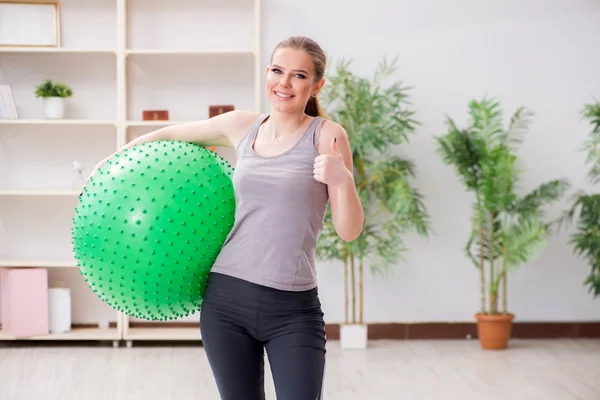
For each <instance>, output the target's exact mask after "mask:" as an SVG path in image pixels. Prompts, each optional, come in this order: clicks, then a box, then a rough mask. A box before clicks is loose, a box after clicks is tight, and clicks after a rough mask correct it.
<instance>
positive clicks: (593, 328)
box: [129, 321, 600, 340]
mask: <svg viewBox="0 0 600 400" xmlns="http://www.w3.org/2000/svg"><path fill="white" fill-rule="evenodd" d="M129 325H130V326H131V327H136V328H137V327H144V326H146V327H153V328H157V327H195V326H197V327H199V324H198V323H197V322H195V323H193V322H190V323H188V322H169V323H164V322H130V324H129ZM368 326H369V329H368V337H369V339H372V340H377V339H394V340H423V339H465V338H468V337H470V338H471V339H475V338H477V325H476V323H475V322H473V323H470V322H422V323H403V322H395V323H369V324H368ZM325 330H326V332H327V339H329V340H339V338H340V325H339V324H332V323H330V324H327V325H326V327H325ZM511 337H512V338H515V339H561V338H585V339H591V338H595V339H597V338H600V321H590V322H514V323H513V326H512V335H511Z"/></svg>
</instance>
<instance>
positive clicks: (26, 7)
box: [0, 0, 61, 47]
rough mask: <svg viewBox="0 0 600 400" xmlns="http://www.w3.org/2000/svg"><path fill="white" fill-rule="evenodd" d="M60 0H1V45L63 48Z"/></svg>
mask: <svg viewBox="0 0 600 400" xmlns="http://www.w3.org/2000/svg"><path fill="white" fill-rule="evenodd" d="M60 46H61V34H60V6H59V1H58V0H33V1H29V0H0V47H60Z"/></svg>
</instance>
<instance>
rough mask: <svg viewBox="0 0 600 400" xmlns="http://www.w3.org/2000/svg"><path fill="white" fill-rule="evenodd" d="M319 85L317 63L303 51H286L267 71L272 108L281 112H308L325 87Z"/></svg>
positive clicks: (275, 56) (277, 55)
mask: <svg viewBox="0 0 600 400" xmlns="http://www.w3.org/2000/svg"><path fill="white" fill-rule="evenodd" d="M322 81H323V80H321V82H315V76H314V65H313V60H312V58H311V56H310V55H309V54H307V53H306V52H304V51H302V50H297V49H290V48H282V49H277V50H276V51H275V53H274V54H273V59H272V61H271V65H269V66H268V67H267V78H266V80H265V88H266V91H267V97H268V99H269V101H270V102H271V105H272V106H273V107H274V108H275V109H276V110H277V111H280V112H289V111H294V110H302V111H304V107H305V106H306V103H307V102H308V99H309V98H310V96H311V95H313V94H314V93H316V92H317V91H318V90H319V89H320V88H321V87H322V86H323V83H322Z"/></svg>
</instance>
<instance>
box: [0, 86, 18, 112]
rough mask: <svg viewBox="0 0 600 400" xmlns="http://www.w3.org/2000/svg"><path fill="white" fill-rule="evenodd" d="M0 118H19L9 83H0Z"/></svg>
mask: <svg viewBox="0 0 600 400" xmlns="http://www.w3.org/2000/svg"><path fill="white" fill-rule="evenodd" d="M0 119H19V113H18V112H17V106H16V105H15V100H14V99H13V96H12V91H11V90H10V85H6V84H4V85H0Z"/></svg>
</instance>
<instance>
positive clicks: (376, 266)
mask: <svg viewBox="0 0 600 400" xmlns="http://www.w3.org/2000/svg"><path fill="white" fill-rule="evenodd" d="M350 64H351V62H350V61H346V60H341V61H339V62H338V63H337V66H336V69H335V72H334V74H333V75H332V76H329V77H328V78H327V80H328V84H327V85H325V87H324V90H322V91H321V94H322V96H323V101H324V108H325V109H326V111H327V113H328V114H329V116H330V117H331V118H332V119H333V120H335V121H337V122H338V123H339V124H341V125H342V126H343V127H344V129H345V130H346V132H347V133H348V136H349V139H350V143H351V145H352V159H353V162H354V178H355V184H356V187H357V190H358V193H359V196H360V199H361V201H362V204H363V208H364V212H365V226H364V227H363V231H362V234H361V235H360V236H359V237H358V238H357V239H356V240H354V241H353V242H351V243H346V242H344V241H343V240H341V239H339V237H338V236H337V235H336V233H335V229H334V227H333V224H332V220H331V210H330V209H328V210H327V214H326V217H325V226H324V229H323V232H322V234H321V236H320V239H319V246H318V254H317V255H318V257H319V258H321V259H324V260H337V261H341V262H342V263H343V265H344V281H345V282H344V283H345V285H344V288H345V291H344V292H345V316H344V323H343V324H341V326H340V342H341V346H342V347H344V348H365V347H366V345H367V325H366V324H365V320H364V289H363V277H364V269H365V267H368V268H370V269H371V271H372V272H373V273H383V272H385V271H386V270H387V269H388V268H390V267H393V266H395V265H396V264H397V262H398V260H399V259H400V258H401V254H402V252H403V251H405V246H404V244H403V241H402V235H403V234H405V233H409V232H417V233H418V234H420V235H423V236H426V235H427V234H428V228H429V219H428V214H427V211H426V208H425V206H424V204H423V197H422V196H421V194H420V193H419V192H418V190H417V189H416V188H415V187H414V186H412V185H411V183H410V180H411V178H414V177H415V166H414V164H413V163H412V162H411V161H410V160H408V159H405V158H402V157H401V156H400V155H399V154H398V152H397V149H396V148H395V147H396V146H398V145H401V144H404V143H407V142H408V136H409V134H410V133H412V132H413V131H414V129H415V126H416V125H417V124H418V123H417V122H416V121H415V120H413V114H414V113H413V112H412V111H410V110H409V109H408V108H407V103H408V95H407V94H406V91H407V90H408V89H407V88H405V87H404V86H403V85H402V83H401V82H398V81H396V82H392V83H391V84H387V85H386V81H387V78H389V77H390V76H391V75H392V74H394V73H395V71H396V69H397V68H396V66H395V64H396V61H395V60H394V61H393V62H391V63H389V62H388V61H387V60H386V59H385V58H384V59H383V60H382V61H381V62H380V63H379V65H378V68H377V70H376V71H375V74H374V76H373V78H372V79H367V78H364V77H360V76H357V75H356V74H355V73H353V72H352V71H351V70H350ZM357 292H358V293H357ZM357 314H358V315H357Z"/></svg>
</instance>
